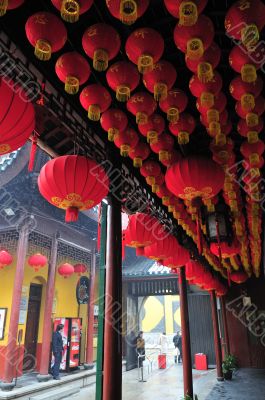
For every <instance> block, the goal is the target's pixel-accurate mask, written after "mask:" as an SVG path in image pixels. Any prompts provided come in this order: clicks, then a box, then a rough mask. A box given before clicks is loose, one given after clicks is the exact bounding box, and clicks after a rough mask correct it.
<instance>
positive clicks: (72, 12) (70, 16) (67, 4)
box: [61, 0, 80, 23]
mask: <svg viewBox="0 0 265 400" xmlns="http://www.w3.org/2000/svg"><path fill="white" fill-rule="evenodd" d="M79 14H80V6H79V3H78V1H77V0H63V1H62V6H61V17H62V19H63V20H64V21H66V22H71V23H73V22H77V21H78V20H79Z"/></svg>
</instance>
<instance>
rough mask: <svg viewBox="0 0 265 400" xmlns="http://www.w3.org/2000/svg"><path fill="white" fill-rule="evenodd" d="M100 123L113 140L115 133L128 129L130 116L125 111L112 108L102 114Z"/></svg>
mask: <svg viewBox="0 0 265 400" xmlns="http://www.w3.org/2000/svg"><path fill="white" fill-rule="evenodd" d="M100 123H101V127H102V128H103V129H104V131H106V132H108V139H109V140H110V141H111V142H112V141H113V140H114V136H115V135H117V134H119V133H120V132H123V131H124V130H125V129H126V127H127V125H128V118H127V115H126V114H125V113H124V112H123V111H121V110H118V109H116V108H110V109H109V110H107V111H105V112H104V113H103V114H102V115H101V118H100Z"/></svg>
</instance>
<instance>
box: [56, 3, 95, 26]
mask: <svg viewBox="0 0 265 400" xmlns="http://www.w3.org/2000/svg"><path fill="white" fill-rule="evenodd" d="M52 3H53V5H54V6H55V7H56V8H57V9H58V10H60V11H61V17H62V18H63V19H64V20H65V21H66V22H71V23H73V22H77V21H78V20H79V16H80V15H82V14H84V13H85V12H87V11H88V10H89V9H90V7H91V6H92V4H93V0H52Z"/></svg>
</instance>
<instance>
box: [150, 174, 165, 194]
mask: <svg viewBox="0 0 265 400" xmlns="http://www.w3.org/2000/svg"><path fill="white" fill-rule="evenodd" d="M164 182H165V175H164V174H162V173H161V174H160V175H158V176H157V177H156V179H155V184H154V185H152V192H153V193H157V192H158V191H159V189H160V187H161V186H162V185H163V183H164Z"/></svg>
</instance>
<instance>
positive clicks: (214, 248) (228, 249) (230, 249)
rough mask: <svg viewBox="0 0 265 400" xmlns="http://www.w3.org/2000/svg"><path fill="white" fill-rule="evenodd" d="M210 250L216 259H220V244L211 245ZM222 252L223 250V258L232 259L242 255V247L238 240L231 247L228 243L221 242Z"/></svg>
mask: <svg viewBox="0 0 265 400" xmlns="http://www.w3.org/2000/svg"><path fill="white" fill-rule="evenodd" d="M210 250H211V252H212V253H213V254H214V255H215V256H216V257H219V244H218V243H211V245H210ZM220 250H221V256H222V258H230V257H233V256H235V255H236V254H238V253H240V250H241V246H240V243H239V242H238V241H237V240H234V242H233V243H232V244H231V245H229V244H228V243H226V242H221V243H220Z"/></svg>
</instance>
